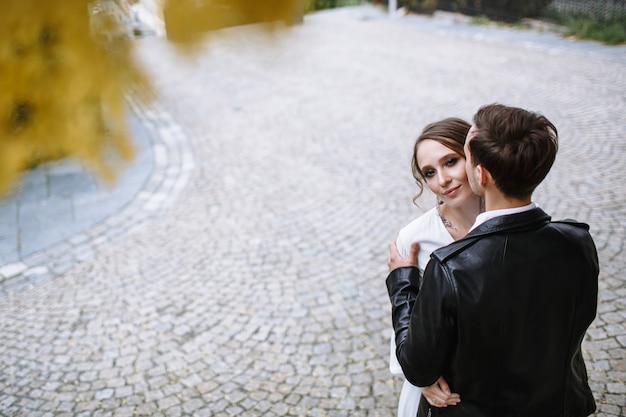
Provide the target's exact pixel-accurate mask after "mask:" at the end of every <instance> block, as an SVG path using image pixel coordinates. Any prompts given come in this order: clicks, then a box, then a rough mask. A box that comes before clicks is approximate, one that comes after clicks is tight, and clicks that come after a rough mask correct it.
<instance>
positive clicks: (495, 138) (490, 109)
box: [469, 104, 559, 199]
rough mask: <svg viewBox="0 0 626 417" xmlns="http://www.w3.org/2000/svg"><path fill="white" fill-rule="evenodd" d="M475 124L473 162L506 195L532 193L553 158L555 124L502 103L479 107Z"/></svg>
mask: <svg viewBox="0 0 626 417" xmlns="http://www.w3.org/2000/svg"><path fill="white" fill-rule="evenodd" d="M474 126H475V129H474V133H473V135H472V139H471V140H470V142H469V148H470V152H471V155H472V164H473V165H474V166H476V165H482V166H483V167H484V168H486V169H487V170H488V171H489V172H490V173H491V176H492V178H493V179H494V181H495V183H496V186H497V187H498V189H499V190H500V191H502V193H504V194H505V195H506V196H507V197H512V198H518V199H524V198H527V197H529V196H531V195H532V193H533V191H534V190H535V188H536V187H537V186H538V185H539V184H540V183H541V181H543V179H544V178H545V177H546V175H548V172H549V171H550V168H552V164H553V163H554V159H555V158H556V152H557V150H558V148H559V143H558V133H557V130H556V127H555V126H554V125H553V124H552V123H551V122H550V121H549V120H548V119H547V118H546V117H544V116H542V115H540V114H538V113H534V112H531V111H528V110H524V109H520V108H517V107H508V106H504V105H502V104H489V105H486V106H483V107H481V108H480V109H478V112H476V114H475V115H474Z"/></svg>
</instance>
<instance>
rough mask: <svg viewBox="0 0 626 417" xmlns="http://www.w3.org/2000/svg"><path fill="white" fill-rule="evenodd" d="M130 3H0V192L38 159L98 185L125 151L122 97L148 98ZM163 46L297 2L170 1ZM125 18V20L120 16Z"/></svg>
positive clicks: (297, 6) (277, 13) (266, 18)
mask: <svg viewBox="0 0 626 417" xmlns="http://www.w3.org/2000/svg"><path fill="white" fill-rule="evenodd" d="M136 2H137V0H91V1H90V0H0V92H1V93H0V194H2V193H5V192H6V191H7V190H8V189H9V188H10V186H11V185H12V183H13V182H14V181H15V179H16V178H17V177H18V175H19V173H20V172H21V171H23V170H25V169H27V168H28V167H30V166H32V165H34V164H37V163H39V162H42V161H48V160H52V159H58V158H63V157H66V156H68V157H76V158H79V159H81V160H82V161H84V162H86V163H87V164H88V165H90V166H92V167H93V168H94V169H95V170H96V171H97V172H98V173H100V175H101V176H102V177H103V178H105V179H112V178H113V177H114V174H115V171H116V169H117V164H118V163H119V162H122V161H128V160H129V159H130V158H131V157H132V154H133V148H132V144H131V143H132V142H131V140H130V138H129V133H128V127H127V120H126V117H127V113H126V111H127V109H126V102H125V98H124V97H125V94H133V95H136V96H138V98H139V99H143V100H149V99H151V98H152V97H153V90H152V86H151V82H150V80H149V79H148V77H147V75H146V72H144V70H143V69H142V68H141V67H140V65H139V64H138V63H137V62H136V60H135V57H134V53H133V42H132V38H131V36H130V31H131V29H130V28H129V27H127V23H128V19H127V18H128V14H127V12H128V6H129V4H132V3H136ZM162 7H163V13H164V20H165V23H166V30H167V34H168V39H170V40H172V41H174V42H175V43H176V44H177V45H180V46H181V47H182V46H187V45H189V44H191V43H193V42H195V41H198V40H199V39H201V34H202V33H204V32H206V31H209V30H212V29H218V28H222V27H227V26H233V25H239V24H248V23H256V22H272V21H284V22H287V23H291V22H292V21H294V20H298V19H299V18H300V17H301V13H302V11H301V10H302V8H301V1H300V0H262V1H258V0H204V1H202V0H171V1H165V3H164V4H163V6H162ZM125 13H126V14H125Z"/></svg>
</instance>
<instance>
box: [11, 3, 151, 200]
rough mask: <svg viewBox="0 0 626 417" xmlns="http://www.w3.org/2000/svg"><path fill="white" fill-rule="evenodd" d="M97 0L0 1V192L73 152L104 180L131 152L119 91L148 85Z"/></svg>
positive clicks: (118, 26)
mask: <svg viewBox="0 0 626 417" xmlns="http://www.w3.org/2000/svg"><path fill="white" fill-rule="evenodd" d="M100 3H104V2H88V1H86V0H56V1H55V0H2V1H1V2H0V91H1V92H2V93H1V95H0V193H1V192H5V191H6V190H7V189H8V188H9V187H10V185H11V183H12V182H13V181H14V180H15V178H16V177H17V175H18V174H19V172H20V171H22V170H24V169H26V168H28V167H29V166H31V165H32V164H35V163H38V162H41V161H47V160H51V159H57V158H61V157H65V156H74V157H78V158H80V159H82V160H84V161H85V162H87V163H88V164H90V165H91V166H92V167H94V169H95V170H97V171H98V172H99V173H100V174H101V175H102V176H103V177H104V178H106V179H110V178H112V177H113V174H114V171H115V164H116V163H117V162H118V161H123V160H128V159H130V157H131V156H132V146H131V141H130V140H129V138H128V132H127V125H126V109H125V101H124V94H125V92H126V91H129V90H132V91H135V92H143V93H144V97H149V92H150V91H151V89H150V83H149V80H148V79H147V77H146V76H145V75H144V73H143V71H142V70H141V68H140V67H139V66H138V65H137V63H136V62H135V60H134V58H133V54H132V50H131V46H132V44H131V40H130V38H129V37H128V36H126V35H125V33H126V32H125V28H124V23H123V21H121V20H117V19H116V18H115V16H113V15H112V13H110V10H109V11H107V10H105V9H104V8H103V7H102V5H101V4H100ZM115 5H116V6H117V3H115Z"/></svg>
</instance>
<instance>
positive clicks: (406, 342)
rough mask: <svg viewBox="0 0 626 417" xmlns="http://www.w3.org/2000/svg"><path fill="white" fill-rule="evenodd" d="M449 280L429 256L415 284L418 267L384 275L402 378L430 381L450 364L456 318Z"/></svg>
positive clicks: (422, 382) (419, 382)
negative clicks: (422, 274)
mask: <svg viewBox="0 0 626 417" xmlns="http://www.w3.org/2000/svg"><path fill="white" fill-rule="evenodd" d="M450 283H451V281H450V280H449V278H448V277H447V276H446V274H445V270H444V269H443V267H442V265H441V264H440V263H439V262H436V261H434V260H431V262H429V263H428V266H427V267H426V271H424V280H423V283H422V287H421V288H420V287H419V271H418V270H417V268H414V267H404V268H399V269H396V270H394V271H392V272H391V273H390V274H389V276H388V277H387V290H388V292H389V297H390V300H391V306H392V322H393V328H394V331H395V338H396V356H397V358H398V361H399V362H400V366H401V367H402V371H403V373H404V376H405V377H406V379H408V380H409V382H411V383H412V384H413V385H417V386H420V387H425V386H430V385H432V384H433V383H434V382H435V381H436V380H437V379H438V378H439V377H440V376H441V375H443V373H444V370H445V369H446V368H448V367H449V365H450V360H451V358H450V352H451V351H452V348H453V342H454V335H455V327H456V319H455V311H456V304H455V301H454V300H455V297H454V296H453V288H452V286H451V284H450Z"/></svg>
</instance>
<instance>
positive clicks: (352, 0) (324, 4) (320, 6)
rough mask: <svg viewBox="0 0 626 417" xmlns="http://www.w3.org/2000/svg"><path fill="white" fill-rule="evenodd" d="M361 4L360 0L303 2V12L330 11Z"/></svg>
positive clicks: (313, 0) (307, 0) (306, 0)
mask: <svg viewBox="0 0 626 417" xmlns="http://www.w3.org/2000/svg"><path fill="white" fill-rule="evenodd" d="M357 4H361V0H305V2H304V11H305V12H313V11H315V10H324V9H332V8H335V7H344V6H355V5H357Z"/></svg>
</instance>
